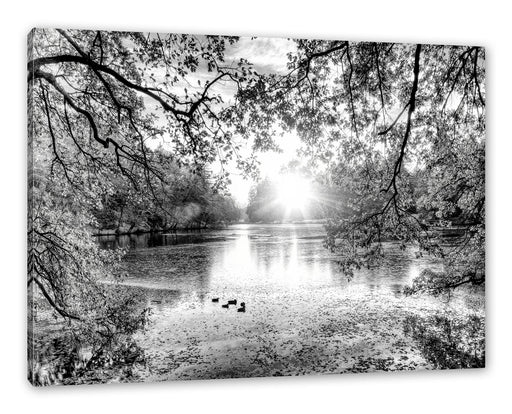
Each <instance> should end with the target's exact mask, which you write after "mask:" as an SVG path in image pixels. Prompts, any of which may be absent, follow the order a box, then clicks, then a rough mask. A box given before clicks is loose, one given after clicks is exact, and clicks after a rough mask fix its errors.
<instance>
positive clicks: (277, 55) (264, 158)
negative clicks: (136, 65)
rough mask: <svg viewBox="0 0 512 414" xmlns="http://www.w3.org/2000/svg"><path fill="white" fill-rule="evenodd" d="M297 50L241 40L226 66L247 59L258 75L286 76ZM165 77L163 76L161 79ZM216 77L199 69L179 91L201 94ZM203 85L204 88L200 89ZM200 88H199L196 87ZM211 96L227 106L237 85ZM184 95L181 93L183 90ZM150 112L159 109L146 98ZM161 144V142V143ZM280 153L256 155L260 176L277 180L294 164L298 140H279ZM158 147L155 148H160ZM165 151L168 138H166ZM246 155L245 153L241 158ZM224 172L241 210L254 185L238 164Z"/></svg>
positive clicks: (288, 44) (276, 41) (229, 48)
mask: <svg viewBox="0 0 512 414" xmlns="http://www.w3.org/2000/svg"><path fill="white" fill-rule="evenodd" d="M294 49H295V44H294V42H293V41H292V40H290V39H285V38H264V37H260V38H251V37H241V38H240V39H239V41H238V42H236V43H235V44H233V45H229V44H228V45H226V52H225V66H230V65H231V64H232V65H236V63H237V62H238V61H239V59H240V58H245V59H247V60H248V61H249V62H251V63H252V64H253V65H254V68H255V69H256V71H257V72H258V73H283V74H284V73H285V72H286V71H287V67H286V65H287V62H288V57H287V54H288V53H289V52H291V51H293V50H294ZM163 75H164V73H162V76H163ZM216 75H217V74H216V73H212V72H208V71H207V68H205V67H204V68H199V69H198V70H197V71H196V72H194V73H193V74H192V76H189V78H188V84H186V85H185V84H183V85H179V87H180V88H183V86H186V87H187V88H188V89H189V91H191V90H193V89H195V88H196V89H197V91H198V92H200V91H202V89H203V87H204V83H205V81H207V80H212V79H213V78H214V77H215V76H216ZM198 80H200V81H201V86H199V85H198V82H197V81H198ZM196 85H197V86H196ZM211 91H212V93H219V94H220V95H222V97H223V100H224V101H225V102H228V101H229V100H231V98H232V96H233V93H234V85H233V83H232V82H219V83H217V84H216V85H215V86H214V87H212V89H211ZM181 92H182V89H181ZM145 103H146V106H147V107H148V108H151V109H153V108H154V109H157V111H158V105H157V104H156V103H155V102H152V100H151V99H150V98H145ZM160 142H162V141H159V142H158V143H160ZM276 142H277V144H278V146H279V147H280V149H281V152H267V153H259V154H257V158H258V160H259V162H260V176H261V178H264V177H270V178H272V177H276V176H277V175H278V174H279V170H280V169H281V168H282V167H283V166H284V165H286V164H288V163H289V162H290V161H291V160H293V159H294V158H295V155H296V151H297V149H298V148H299V146H300V140H299V138H298V137H297V136H296V135H294V134H291V133H288V134H285V135H283V137H281V138H279V139H276ZM158 143H155V145H158ZM163 144H164V147H165V137H164V138H163ZM247 144H248V145H247V147H248V148H247V150H246V151H247V152H246V155H247V156H249V153H250V143H247ZM241 155H242V156H243V155H244V154H243V153H242V154H241ZM212 169H213V172H218V171H220V163H219V164H218V165H213V166H212ZM224 169H225V170H226V171H228V172H229V173H230V179H231V181H232V182H231V184H230V185H229V187H228V190H229V191H230V193H231V195H232V196H233V197H234V199H235V201H236V202H237V203H238V204H239V205H240V206H241V207H243V206H245V205H247V202H248V195H249V191H250V188H251V187H252V186H253V185H254V184H255V183H254V181H252V180H250V179H244V178H243V177H242V175H241V174H240V172H239V171H238V170H237V168H236V166H235V163H234V162H233V163H232V164H231V165H227V166H226V165H224Z"/></svg>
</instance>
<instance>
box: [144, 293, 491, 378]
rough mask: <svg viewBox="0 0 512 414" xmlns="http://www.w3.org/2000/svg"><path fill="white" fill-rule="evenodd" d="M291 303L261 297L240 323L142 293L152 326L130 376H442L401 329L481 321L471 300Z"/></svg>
mask: <svg viewBox="0 0 512 414" xmlns="http://www.w3.org/2000/svg"><path fill="white" fill-rule="evenodd" d="M240 293H241V292H240ZM296 293H297V292H294V291H293V290H291V291H289V292H279V293H276V292H274V291H272V290H266V289H261V290H260V291H259V292H258V295H257V296H255V299H253V300H251V301H250V302H248V303H247V311H246V313H238V312H236V310H235V309H222V308H221V307H220V306H219V305H218V304H215V303H208V302H207V301H206V302H205V303H203V304H198V305H197V306H192V307H189V308H187V309H180V310H179V312H177V311H176V310H172V309H170V308H167V307H166V306H165V301H166V293H165V292H163V291H154V292H152V293H150V297H151V299H149V301H150V303H152V304H153V316H152V323H151V324H150V326H149V328H148V330H147V332H145V333H144V334H140V335H138V338H137V341H138V343H139V344H140V346H141V347H142V349H144V351H145V355H146V365H145V367H144V368H140V369H139V371H137V376H138V377H139V378H140V380H143V381H165V380H192V379H213V378H244V377H262V376H282V375H286V376H290V375H308V374H329V373H330V374H341V373H357V372H374V371H403V370H418V369H434V368H440V367H439V366H436V362H435V360H433V359H429V358H428V354H427V353H425V351H424V349H422V343H421V342H419V341H418V340H417V338H414V337H413V335H411V334H410V332H408V331H407V321H408V320H410V319H411V318H419V319H425V320H426V319H428V318H432V317H434V316H444V317H447V318H448V319H449V320H451V321H453V323H454V324H457V323H459V322H460V321H463V320H465V319H467V318H470V317H478V318H482V320H483V318H484V316H483V315H484V314H483V307H482V303H483V301H482V300H481V298H480V299H479V298H478V295H477V296H475V298H474V301H473V302H474V303H473V304H472V305H471V306H468V303H467V297H466V298H465V299H463V298H457V297H456V298H452V300H451V301H450V302H447V303H445V304H443V305H442V306H440V305H439V303H438V302H437V301H433V300H432V298H430V297H421V298H409V297H407V298H406V297H404V296H397V297H390V295H388V294H387V293H379V292H375V293H368V292H364V291H362V290H361V289H359V288H358V287H353V288H350V289H348V290H345V291H343V292H341V291H340V290H339V289H336V288H327V289H326V288H317V289H311V290H310V291H309V292H308V295H304V296H300V297H299V296H297V294H296ZM225 294H227V292H225ZM229 294H231V295H233V292H232V291H230V292H229ZM235 296H236V293H235ZM256 297H259V299H256ZM276 304H277V305H276ZM479 335H481V336H483V330H482V332H480V333H479ZM460 346H461V348H460V351H461V352H465V351H467V352H469V351H471V350H470V349H469V348H468V349H466V350H465V351H464V349H463V348H464V346H465V345H463V344H461V345H460ZM461 367H462V366H461ZM444 368H448V367H444Z"/></svg>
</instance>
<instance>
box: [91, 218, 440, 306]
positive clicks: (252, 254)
mask: <svg viewBox="0 0 512 414" xmlns="http://www.w3.org/2000/svg"><path fill="white" fill-rule="evenodd" d="M323 236H324V230H323V227H322V226H321V225H319V224H309V225H305V224H297V225H294V224H284V225H258V224H255V225H253V224H251V225H248V224H242V225H235V226H230V227H229V228H227V229H224V230H216V231H205V232H200V233H199V232H197V233H181V234H180V233H178V234H175V235H148V234H144V235H138V236H134V235H132V236H121V237H118V238H114V237H102V238H100V243H101V244H102V246H104V247H106V248H112V247H117V246H131V247H132V248H131V250H130V251H129V253H128V254H127V256H126V257H125V259H124V261H123V268H124V270H125V271H126V273H127V279H126V283H127V284H130V285H134V286H139V287H143V288H150V289H152V292H153V293H152V294H151V295H150V296H151V297H152V299H151V300H152V303H153V305H158V306H185V307H188V308H190V307H195V306H197V303H203V304H204V303H208V302H209V301H211V298H210V296H212V295H214V296H215V295H222V294H225V295H228V296H229V295H230V292H233V294H234V292H237V294H239V295H240V294H245V295H246V296H253V295H254V292H256V291H258V289H274V290H282V289H284V290H286V289H302V290H303V292H305V291H304V289H313V288H321V287H333V286H339V287H340V288H342V289H347V288H348V287H350V288H351V289H353V288H354V287H358V288H359V289H362V290H366V291H369V292H386V293H387V294H397V293H398V292H399V291H400V290H401V288H402V287H403V286H405V285H407V284H408V283H410V281H411V280H412V279H413V278H414V277H416V276H418V275H419V273H420V272H421V270H422V269H424V268H426V267H432V266H433V267H438V266H439V265H437V264H436V263H434V262H433V261H432V260H429V259H427V258H420V259H418V258H416V257H415V254H414V250H413V249H412V248H410V249H407V250H405V251H403V250H400V248H399V247H398V245H397V244H396V243H386V245H385V250H386V255H385V257H384V259H383V260H382V263H381V264H380V265H378V266H375V267H372V268H370V269H361V270H359V271H357V272H356V273H355V275H354V278H353V279H352V280H351V281H350V282H349V281H348V280H347V277H346V276H345V275H343V274H342V273H341V272H340V270H339V267H338V265H337V263H336V257H335V256H334V255H332V254H331V253H330V252H328V251H327V250H326V249H325V248H324V247H323ZM159 290H163V291H164V292H165V291H167V292H173V293H172V294H163V293H160V294H158V293H156V292H158V291H159ZM305 293H307V292H305ZM160 296H162V297H161V298H160V299H158V297H160ZM155 297H156V299H155Z"/></svg>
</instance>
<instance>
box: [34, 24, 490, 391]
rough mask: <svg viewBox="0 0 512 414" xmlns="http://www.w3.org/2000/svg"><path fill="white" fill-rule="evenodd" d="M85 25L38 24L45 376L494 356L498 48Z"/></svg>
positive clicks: (167, 377)
mask: <svg viewBox="0 0 512 414" xmlns="http://www.w3.org/2000/svg"><path fill="white" fill-rule="evenodd" d="M86 27H87V26H85V29H78V28H76V27H75V28H73V29H67V28H62V29H61V28H55V29H53V28H35V29H32V30H31V31H30V33H29V34H28V37H27V40H28V43H27V48H28V49H27V52H28V57H27V65H26V82H27V84H26V86H27V110H28V112H27V122H28V125H27V127H28V163H27V168H28V188H27V190H28V223H27V231H28V235H27V249H28V252H27V266H28V268H27V275H28V277H27V282H26V287H27V292H28V302H27V303H28V310H27V328H28V332H27V350H28V352H27V354H28V355H27V357H28V364H27V368H28V370H27V377H28V380H29V382H30V383H31V384H32V385H34V386H38V387H43V386H55V385H81V384H111V383H140V382H162V381H183V380H212V379H232V378H253V377H277V376H285V377H290V376H308V375H320V374H356V373H384V372H387V374H385V375H386V376H389V375H393V374H391V373H392V372H397V371H438V370H462V369H476V368H484V367H485V366H486V334H485V332H486V312H485V304H486V301H485V287H486V249H485V247H486V191H485V187H486V174H485V170H486V48H485V47H484V46H485V45H482V44H467V43H462V44H452V43H445V44H443V43H437V42H432V43H425V42H421V43H419V42H412V43H411V42H404V43H401V42H391V41H382V40H378V41H370V40H368V39H367V38H366V40H360V41H358V40H354V39H353V38H350V40H343V39H341V40H335V39H333V38H329V39H324V40H322V38H321V37H320V38H315V37H314V36H311V37H308V38H297V37H294V36H291V37H264V36H247V34H244V35H243V36H234V35H229V36H227V35H226V36H222V35H219V34H216V35H205V34H197V35H195V34H183V33H169V32H167V33H166V32H161V31H143V32H141V31H107V30H97V29H95V30H86ZM150 28H151V26H149V27H148V29H150ZM405 40H407V39H405ZM404 375H405V374H404ZM407 375H413V374H407ZM411 378H412V377H411Z"/></svg>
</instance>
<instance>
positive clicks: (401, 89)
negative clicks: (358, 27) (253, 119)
mask: <svg viewBox="0 0 512 414" xmlns="http://www.w3.org/2000/svg"><path fill="white" fill-rule="evenodd" d="M296 48H297V50H296V52H294V53H290V54H289V64H288V72H287V73H285V74H270V75H262V76H260V77H259V78H258V79H257V80H255V81H253V82H252V84H251V86H250V88H248V89H246V90H245V91H243V95H242V102H243V105H242V106H241V107H240V108H239V109H238V110H239V111H245V112H251V113H256V114H260V113H264V114H265V117H266V118H267V119H271V120H272V122H273V123H276V124H279V125H280V126H281V127H282V128H283V129H285V130H295V131H296V132H297V133H298V135H299V136H300V137H301V138H302V140H303V142H304V143H306V144H307V148H306V150H305V151H304V154H303V155H304V156H309V158H310V165H312V168H315V167H316V168H318V169H320V170H321V171H326V176H327V179H328V180H329V182H330V183H332V184H334V185H336V186H339V187H340V188H343V189H344V190H345V191H346V193H347V194H346V197H343V198H342V199H340V200H339V201H338V204H340V207H342V208H340V209H338V211H339V214H336V215H334V216H333V217H332V218H331V220H330V221H329V223H328V225H327V233H328V234H327V246H328V247H329V248H330V249H331V250H332V251H334V252H336V253H339V255H340V264H341V265H342V267H343V269H344V270H345V271H346V272H347V273H349V274H350V273H351V272H352V271H353V270H354V269H357V268H359V267H361V266H366V265H371V263H372V262H373V261H374V260H376V259H378V258H379V257H380V256H381V255H382V241H384V240H390V239H391V240H398V241H400V242H401V243H402V244H403V245H404V247H405V246H406V245H407V244H414V245H416V246H418V247H419V252H418V254H423V253H425V252H427V253H429V254H434V255H436V256H440V257H443V258H444V259H445V260H444V263H445V271H444V272H443V273H442V274H441V275H437V276H434V274H433V273H432V272H426V273H424V274H423V275H422V277H421V278H420V279H418V280H417V281H415V283H414V284H413V286H412V287H411V288H410V289H409V292H416V291H429V292H431V293H439V292H441V291H445V290H446V289H449V288H453V287H457V286H460V285H463V284H482V283H483V282H484V279H485V266H484V237H485V185H484V180H485V167H484V166H485V164H484V156H485V55H484V50H483V49H482V48H480V47H467V46H437V45H421V44H417V45H409V44H391V43H389V44H388V43H368V42H340V41H319V40H297V41H296ZM258 116H260V117H261V115H258ZM449 223H451V224H456V225H457V227H458V229H459V231H460V233H461V235H462V236H461V238H460V240H459V241H458V242H457V243H455V244H454V245H452V246H450V247H448V246H446V245H444V244H443V243H442V239H440V238H439V237H437V236H438V235H439V231H436V230H439V229H437V227H439V224H442V225H444V226H446V225H447V224H449Z"/></svg>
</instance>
